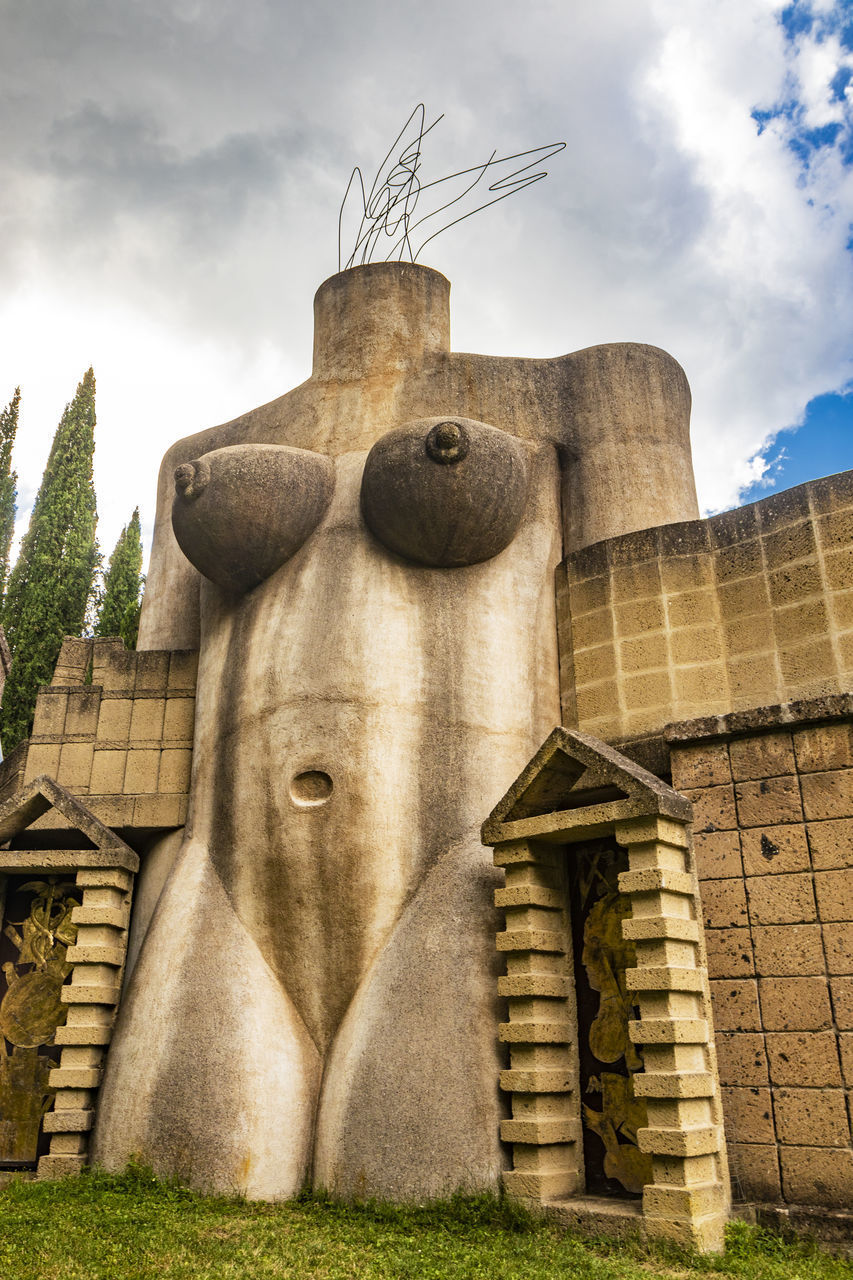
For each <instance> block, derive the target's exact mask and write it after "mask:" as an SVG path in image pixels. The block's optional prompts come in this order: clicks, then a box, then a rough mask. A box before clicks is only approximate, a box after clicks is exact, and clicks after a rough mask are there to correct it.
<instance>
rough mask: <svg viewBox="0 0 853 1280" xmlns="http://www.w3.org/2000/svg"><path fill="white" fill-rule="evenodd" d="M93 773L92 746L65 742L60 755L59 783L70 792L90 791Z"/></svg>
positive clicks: (88, 743)
mask: <svg viewBox="0 0 853 1280" xmlns="http://www.w3.org/2000/svg"><path fill="white" fill-rule="evenodd" d="M91 772H92V744H91V743H90V742H64V743H63V744H62V748H61V750H60V753H59V772H58V776H57V779H56V780H57V782H58V783H59V784H60V785H61V786H63V787H67V788H68V790H69V791H74V792H76V791H84V790H88V787H89V777H90V774H91Z"/></svg>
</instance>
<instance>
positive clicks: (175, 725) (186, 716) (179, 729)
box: [163, 698, 195, 742]
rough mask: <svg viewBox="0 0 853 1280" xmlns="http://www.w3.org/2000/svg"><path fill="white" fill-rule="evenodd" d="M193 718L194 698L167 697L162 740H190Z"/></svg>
mask: <svg viewBox="0 0 853 1280" xmlns="http://www.w3.org/2000/svg"><path fill="white" fill-rule="evenodd" d="M194 720H195V698H167V699H166V713H165V716H164V719H163V741H164V742H191V741H192V737H193V723H194Z"/></svg>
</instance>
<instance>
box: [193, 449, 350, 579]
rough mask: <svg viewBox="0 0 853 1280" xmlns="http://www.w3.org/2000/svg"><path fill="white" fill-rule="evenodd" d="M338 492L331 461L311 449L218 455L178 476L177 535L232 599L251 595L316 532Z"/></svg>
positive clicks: (226, 451) (198, 565) (202, 459)
mask: <svg viewBox="0 0 853 1280" xmlns="http://www.w3.org/2000/svg"><path fill="white" fill-rule="evenodd" d="M334 484H335V473H334V467H333V465H332V463H331V461H330V460H329V459H328V458H326V457H324V456H323V455H322V454H319V453H312V452H311V451H310V450H308V449H292V448H289V447H288V446H286V445H272V444H241V445H233V446H231V447H229V448H225V449H213V450H212V451H211V452H210V453H205V454H203V455H202V456H201V457H200V458H196V459H195V460H194V461H193V462H185V463H183V464H182V465H181V466H180V467H178V468H177V470H176V471H175V499H174V503H173V505H172V528H173V529H174V531H175V537H176V538H177V540H178V545H179V547H180V548H181V550H182V551H183V553H184V555H185V556H186V557H187V559H188V560H189V561H190V563H191V564H193V565H194V566H195V568H196V569H198V571H199V573H202V574H204V576H205V577H206V578H210V580H211V581H212V582H215V583H216V584H217V585H218V586H220V587H224V588H225V589H226V590H228V591H237V592H245V591H251V589H252V588H253V587H256V586H258V584H259V583H261V582H263V581H264V579H265V578H268V577H269V576H270V574H272V573H275V571H276V569H279V568H280V567H281V566H282V565H283V564H284V563H285V561H286V560H289V559H290V557H291V556H292V555H294V554H295V552H296V551H298V549H299V548H300V547H301V546H302V544H303V542H305V541H306V539H307V538H309V537H310V535H311V534H312V533H313V532H314V530H315V529H316V527H317V525H318V524H319V523H320V521H321V519H322V518H323V515H324V513H325V511H326V509H327V507H328V505H329V501H330V499H331V496H332V490H333V489H334Z"/></svg>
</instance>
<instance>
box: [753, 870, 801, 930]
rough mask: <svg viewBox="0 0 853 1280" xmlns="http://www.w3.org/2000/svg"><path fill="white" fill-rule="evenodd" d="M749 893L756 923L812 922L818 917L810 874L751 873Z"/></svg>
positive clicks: (754, 923)
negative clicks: (757, 874)
mask: <svg viewBox="0 0 853 1280" xmlns="http://www.w3.org/2000/svg"><path fill="white" fill-rule="evenodd" d="M746 893H747V898H748V901H749V918H750V921H751V923H752V924H753V925H757V924H808V923H810V922H811V921H813V920H816V919H817V910H816V908H815V900H814V889H813V886H812V877H811V876H810V875H807V874H803V875H784V876H750V877H749V878H748V879H747V881H746Z"/></svg>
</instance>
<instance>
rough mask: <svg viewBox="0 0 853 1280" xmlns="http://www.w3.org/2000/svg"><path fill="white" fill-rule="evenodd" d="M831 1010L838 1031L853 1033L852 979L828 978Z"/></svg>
mask: <svg viewBox="0 0 853 1280" xmlns="http://www.w3.org/2000/svg"><path fill="white" fill-rule="evenodd" d="M829 986H830V990H831V991H832V1008H833V1012H834V1014H835V1025H836V1026H837V1027H838V1030H839V1031H853V978H830V980H829Z"/></svg>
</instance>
